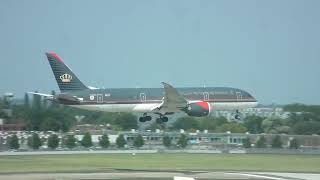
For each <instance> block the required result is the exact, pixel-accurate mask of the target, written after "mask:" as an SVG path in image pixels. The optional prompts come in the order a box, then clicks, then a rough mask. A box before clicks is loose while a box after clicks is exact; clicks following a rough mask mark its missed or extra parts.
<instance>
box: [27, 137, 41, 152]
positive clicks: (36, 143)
mask: <svg viewBox="0 0 320 180" xmlns="http://www.w3.org/2000/svg"><path fill="white" fill-rule="evenodd" d="M27 144H28V146H29V147H30V148H32V149H39V148H40V146H42V143H41V139H40V137H39V135H38V134H37V133H32V135H31V136H30V137H29V138H28V142H27Z"/></svg>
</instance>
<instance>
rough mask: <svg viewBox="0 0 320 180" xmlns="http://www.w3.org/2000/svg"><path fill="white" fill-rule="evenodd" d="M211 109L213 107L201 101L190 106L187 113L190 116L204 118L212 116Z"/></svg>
mask: <svg viewBox="0 0 320 180" xmlns="http://www.w3.org/2000/svg"><path fill="white" fill-rule="evenodd" d="M210 109H211V107H210V104H209V103H208V102H203V101H200V102H193V103H190V104H188V106H187V108H186V111H185V112H186V113H187V114H188V115H189V116H195V117H203V116H208V115H209V114H210Z"/></svg>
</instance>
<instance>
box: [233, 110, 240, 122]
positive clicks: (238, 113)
mask: <svg viewBox="0 0 320 180" xmlns="http://www.w3.org/2000/svg"><path fill="white" fill-rule="evenodd" d="M234 119H236V120H240V119H241V117H240V112H239V110H236V115H235V116H234Z"/></svg>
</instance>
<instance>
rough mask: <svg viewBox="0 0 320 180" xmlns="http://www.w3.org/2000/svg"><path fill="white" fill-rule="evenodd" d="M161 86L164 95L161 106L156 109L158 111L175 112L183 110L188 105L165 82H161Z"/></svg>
mask: <svg viewBox="0 0 320 180" xmlns="http://www.w3.org/2000/svg"><path fill="white" fill-rule="evenodd" d="M162 84H163V88H164V92H165V95H164V97H163V101H162V103H161V105H160V106H159V107H157V109H158V110H160V109H166V110H168V111H175V110H177V109H179V110H180V109H181V108H185V107H186V106H187V105H188V101H187V100H186V99H185V98H184V97H183V96H181V95H180V94H179V93H178V91H177V90H176V89H175V88H174V87H173V86H171V85H170V84H168V83H165V82H162Z"/></svg>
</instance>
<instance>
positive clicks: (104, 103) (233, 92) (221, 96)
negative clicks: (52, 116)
mask: <svg viewBox="0 0 320 180" xmlns="http://www.w3.org/2000/svg"><path fill="white" fill-rule="evenodd" d="M176 89H177V91H178V92H179V94H180V95H182V96H183V97H184V98H185V99H186V100H187V101H188V102H200V101H203V102H208V103H209V104H210V108H211V109H210V111H212V110H235V109H237V110H241V109H245V108H250V107H254V106H256V105H257V101H256V99H255V98H254V97H253V96H251V95H250V94H249V93H247V92H246V91H243V90H240V89H236V88H228V87H206V88H201V87H193V88H176ZM66 94H68V95H70V96H75V97H77V98H78V99H79V101H77V102H72V101H69V102H68V101H66V102H64V103H63V102H62V103H63V104H66V105H70V106H73V107H77V108H81V109H87V110H96V111H105V112H141V113H146V112H151V111H153V112H154V108H155V107H157V106H159V105H160V104H161V103H162V101H163V98H164V96H165V92H164V89H163V88H111V89H93V90H92V89H88V90H83V91H73V92H68V93H66ZM165 111H170V112H177V110H176V109H171V110H168V109H166V110H165ZM159 112H161V110H159Z"/></svg>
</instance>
